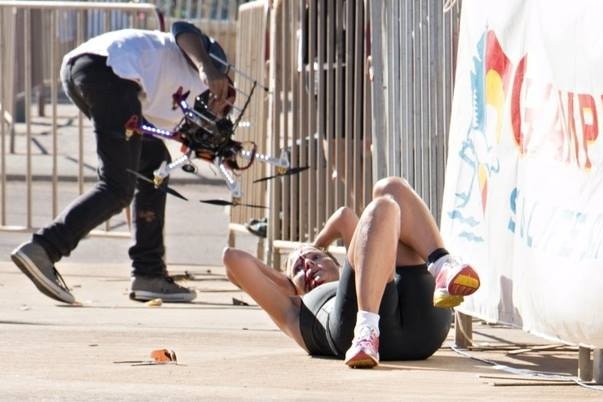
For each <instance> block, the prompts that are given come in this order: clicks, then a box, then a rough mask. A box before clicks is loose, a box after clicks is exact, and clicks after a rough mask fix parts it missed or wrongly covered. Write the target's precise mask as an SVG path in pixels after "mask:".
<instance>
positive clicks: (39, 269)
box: [10, 242, 75, 304]
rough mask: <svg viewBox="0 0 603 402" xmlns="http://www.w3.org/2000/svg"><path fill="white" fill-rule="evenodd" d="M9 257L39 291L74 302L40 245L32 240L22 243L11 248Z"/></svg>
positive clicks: (62, 300) (63, 300)
mask: <svg viewBox="0 0 603 402" xmlns="http://www.w3.org/2000/svg"><path fill="white" fill-rule="evenodd" d="M10 258H11V259H12V260H13V262H14V263H15V264H16V265H17V267H19V269H20V270H21V271H23V273H24V274H25V275H27V277H28V278H29V279H31V281H32V282H33V283H34V285H36V287H37V288H38V289H39V290H40V292H42V293H44V294H45V295H46V296H48V297H50V298H53V299H55V300H58V301H61V302H64V303H69V304H71V303H73V302H75V298H74V297H73V295H72V294H71V292H70V291H69V288H68V287H67V284H65V281H64V280H63V278H62V277H61V274H59V272H58V271H57V270H56V269H55V268H54V264H53V263H52V261H50V258H48V254H46V250H44V248H43V247H42V246H40V245H39V244H36V243H33V242H27V243H23V244H21V245H20V246H19V247H17V248H16V249H15V250H13V252H12V253H11V255H10Z"/></svg>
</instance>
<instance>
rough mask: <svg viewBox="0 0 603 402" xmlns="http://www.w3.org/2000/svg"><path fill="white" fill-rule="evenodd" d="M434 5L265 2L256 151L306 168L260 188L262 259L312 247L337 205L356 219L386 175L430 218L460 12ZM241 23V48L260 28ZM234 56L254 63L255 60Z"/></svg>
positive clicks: (436, 205)
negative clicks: (284, 156) (262, 102)
mask: <svg viewBox="0 0 603 402" xmlns="http://www.w3.org/2000/svg"><path fill="white" fill-rule="evenodd" d="M256 3H257V7H258V8H259V7H260V4H261V3H263V2H256ZM443 3H444V1H443V0H427V1H425V2H399V1H394V0H390V1H372V0H367V1H346V0H334V1H322V0H304V1H299V2H289V1H281V2H274V3H273V6H272V8H271V10H270V27H269V32H270V46H269V50H270V51H269V65H270V73H269V77H270V80H269V88H270V90H271V92H270V95H269V108H268V110H267V113H268V116H267V117H265V118H267V119H268V121H269V126H268V132H267V133H266V136H267V138H268V141H269V143H268V145H267V150H268V151H269V152H271V153H273V154H275V153H278V152H279V151H280V150H281V149H287V150H288V151H289V153H290V157H291V162H292V165H293V166H305V165H308V166H310V169H309V170H308V171H306V172H303V173H301V174H299V175H296V176H289V177H284V178H280V179H276V180H274V181H272V182H271V183H270V185H269V195H268V197H269V205H270V213H269V216H268V218H269V219H268V221H269V226H268V251H269V255H268V256H267V259H271V258H273V259H274V262H275V263H276V264H278V260H279V258H278V255H279V251H278V250H273V248H275V249H278V248H283V249H286V248H289V246H290V245H294V244H297V243H298V242H307V241H312V240H313V239H314V236H315V235H316V233H317V231H318V230H320V228H321V227H322V226H323V224H324V222H325V220H326V219H327V218H328V217H329V216H330V214H331V213H332V212H333V211H335V210H336V209H337V208H338V207H340V206H343V205H347V206H350V207H352V208H353V209H354V210H355V211H356V212H358V213H360V212H361V211H362V209H363V208H364V206H365V205H366V204H367V203H368V202H369V201H370V198H371V190H372V186H373V183H374V182H375V181H376V180H378V179H380V178H382V177H386V176H390V175H396V176H402V177H405V178H406V179H407V180H408V181H409V182H410V183H411V184H412V185H413V186H415V188H416V189H417V192H418V193H419V194H420V195H421V197H423V199H424V200H425V201H426V203H427V204H428V206H429V207H430V209H431V211H432V213H433V214H434V216H436V218H438V217H439V213H440V212H439V211H440V208H441V195H442V191H443V183H444V168H445V157H446V141H447V131H448V119H449V114H450V103H451V98H452V84H453V66H454V54H453V53H454V52H453V49H454V48H455V46H456V32H458V23H459V21H458V20H459V15H460V5H459V4H457V5H456V6H454V7H453V8H452V11H451V12H448V13H444V4H443ZM241 15H243V14H241ZM247 24H249V22H248V21H246V20H244V19H243V18H242V17H241V19H240V21H239V25H240V32H239V35H240V36H241V37H243V39H242V40H246V39H245V37H244V36H243V34H244V35H245V36H248V37H251V38H253V39H250V40H249V42H251V41H252V40H256V39H255V38H256V37H259V35H260V31H263V29H265V28H264V27H263V26H254V27H247ZM254 29H255V30H254ZM249 42H248V43H249ZM237 57H242V59H240V60H239V63H245V62H246V61H245V60H246V58H251V59H253V58H255V63H262V64H263V60H261V54H255V55H253V54H250V55H241V54H238V56H237ZM260 60H261V61H260ZM254 119H256V120H257V118H256V117H254ZM251 191H252V192H255V191H260V192H263V190H262V189H251ZM247 194H248V195H249V193H247ZM241 216H242V215H236V216H234V215H233V217H232V219H233V221H236V222H237V223H241V222H240V220H241V219H242V218H241Z"/></svg>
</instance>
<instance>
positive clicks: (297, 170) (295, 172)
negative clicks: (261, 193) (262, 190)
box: [253, 166, 310, 183]
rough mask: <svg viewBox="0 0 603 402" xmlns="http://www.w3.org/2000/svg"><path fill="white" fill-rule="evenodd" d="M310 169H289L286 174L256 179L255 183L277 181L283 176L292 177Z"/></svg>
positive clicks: (305, 167) (303, 167)
mask: <svg viewBox="0 0 603 402" xmlns="http://www.w3.org/2000/svg"><path fill="white" fill-rule="evenodd" d="M309 168H310V166H301V167H295V168H291V169H287V170H285V172H284V173H277V174H275V175H273V176H268V177H262V178H261V179H256V180H254V181H253V182H254V183H259V182H261V181H267V180H270V179H275V178H277V177H282V176H291V175H294V174H298V173H301V172H303V171H304V170H307V169H309Z"/></svg>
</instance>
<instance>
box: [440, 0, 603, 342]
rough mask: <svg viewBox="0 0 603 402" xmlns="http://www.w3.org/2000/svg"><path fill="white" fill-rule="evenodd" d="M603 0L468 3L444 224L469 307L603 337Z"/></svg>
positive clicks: (577, 335) (495, 317) (525, 323)
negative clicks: (467, 272)
mask: <svg viewBox="0 0 603 402" xmlns="http://www.w3.org/2000/svg"><path fill="white" fill-rule="evenodd" d="M601 15H603V2H601V1H598V0H580V1H576V2H570V1H556V2H552V1H548V0H508V1H504V2H501V1H499V0H466V1H463V10H462V18H461V31H460V36H459V49H458V63H457V66H456V79H455V90H454V101H453V106H452V115H451V124H450V133H449V134H450V135H449V145H448V150H449V153H448V159H447V168H446V181H445V183H446V186H445V189H444V199H443V208H442V222H441V231H442V235H443V236H444V239H445V241H446V248H447V249H449V250H450V251H451V252H452V253H454V254H457V255H461V256H462V257H463V260H464V261H467V262H468V263H470V264H471V265H472V266H473V267H474V268H475V269H476V271H477V272H478V274H479V275H480V279H481V288H480V289H479V290H478V291H477V292H476V293H475V294H474V295H472V296H470V297H466V298H465V303H463V304H462V305H461V306H460V307H459V309H460V310H461V311H463V312H465V313H468V314H471V315H474V316H477V317H481V318H483V319H486V320H488V321H499V322H505V323H510V324H513V325H516V326H518V327H521V328H523V329H524V330H526V331H529V332H532V333H535V334H538V335H542V336H545V337H547V338H551V339H560V340H562V341H566V342H571V343H578V344H583V345H585V346H593V347H598V348H601V347H603V319H602V318H601V315H600V310H601V307H602V306H603V298H602V297H603V296H602V295H603V136H601V135H600V134H599V128H600V127H603V103H602V99H603V74H602V73H601V66H603V41H601V28H600V27H601V22H600V19H601V18H600V17H601Z"/></svg>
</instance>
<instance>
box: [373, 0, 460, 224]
mask: <svg viewBox="0 0 603 402" xmlns="http://www.w3.org/2000/svg"><path fill="white" fill-rule="evenodd" d="M444 3H446V4H444ZM449 4H450V2H449V1H444V0H425V1H420V2H412V1H404V2H399V1H395V0H390V1H383V2H378V1H371V17H372V20H371V22H372V23H371V29H372V32H371V35H372V37H373V46H372V62H373V67H374V80H373V85H374V87H375V88H377V87H378V88H383V90H381V91H377V90H375V91H374V92H373V133H374V136H373V148H374V152H376V153H377V154H379V155H382V156H381V157H379V158H375V159H374V162H375V164H374V165H373V173H374V175H375V179H378V178H381V177H386V176H401V177H404V178H406V179H407V180H408V181H409V183H410V184H411V185H412V186H413V187H414V188H415V190H416V191H417V193H418V194H419V195H420V196H421V198H423V200H424V201H425V202H426V204H427V205H428V207H429V208H430V210H431V212H432V214H433V215H434V217H435V218H436V220H437V221H438V222H439V217H440V213H441V206H442V194H443V190H444V173H445V166H446V155H447V143H448V125H449V119H450V109H451V103H452V89H453V84H454V65H455V52H456V43H457V37H458V30H459V24H460V8H461V6H460V2H457V3H456V5H453V6H449ZM376 42H378V43H376Z"/></svg>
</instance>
